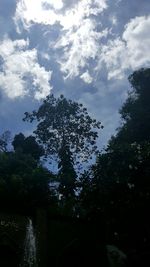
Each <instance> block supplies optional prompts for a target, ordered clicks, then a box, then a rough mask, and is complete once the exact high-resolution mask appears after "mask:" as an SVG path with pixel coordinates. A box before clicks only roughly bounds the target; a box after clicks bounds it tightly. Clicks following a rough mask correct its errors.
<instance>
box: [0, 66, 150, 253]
mask: <svg viewBox="0 0 150 267" xmlns="http://www.w3.org/2000/svg"><path fill="white" fill-rule="evenodd" d="M129 82H130V84H131V90H130V92H129V94H128V98H127V100H126V102H125V103H124V104H123V106H122V108H121V110H120V115H121V126H120V128H118V129H117V134H116V135H115V136H112V137H111V139H110V140H109V142H108V145H107V147H106V148H105V150H104V151H103V152H101V153H100V152H99V153H98V155H97V147H96V139H97V138H98V130H99V129H101V128H103V127H102V126H101V123H100V122H97V121H96V120H95V119H92V118H91V117H90V116H89V114H88V112H87V110H86V108H84V107H83V106H82V105H81V104H78V103H76V102H73V101H71V100H67V99H66V98H65V97H63V96H60V97H59V98H57V99H56V98H55V97H54V96H53V95H49V96H48V97H47V98H46V99H45V100H44V101H43V103H42V105H41V106H40V107H39V109H38V110H37V111H33V112H32V113H31V114H30V113H28V112H26V113H25V118H24V120H25V121H29V122H31V123H32V121H34V120H35V121H36V123H37V126H36V129H35V131H34V133H33V136H28V137H25V136H24V135H23V134H22V133H20V134H17V135H16V136H15V137H14V139H13V140H12V146H13V149H10V148H8V147H9V145H8V143H9V142H10V141H9V139H10V135H9V132H6V133H3V134H2V135H1V137H0V203H1V204H0V205H1V206H4V204H6V205H7V206H9V205H10V203H11V205H14V206H22V205H23V206H24V207H26V209H28V207H29V206H32V208H35V207H37V206H39V205H44V206H46V207H47V209H48V210H52V209H53V212H54V213H55V212H56V211H57V213H59V214H61V215H67V216H75V217H82V218H88V219H91V220H97V221H98V220H101V218H103V220H105V225H106V236H107V237H106V238H107V242H109V243H115V244H117V245H118V246H120V247H122V248H123V249H124V250H125V251H126V252H129V251H132V250H133V249H134V250H137V251H139V250H141V249H144V248H145V247H147V246H150V228H149V225H150V219H149V216H148V214H149V206H150V105H149V102H150V88H149V85H150V69H140V70H138V71H135V72H134V73H133V74H132V75H131V76H130V77H129ZM94 154H96V155H97V156H96V163H95V164H93V166H91V167H90V168H89V170H88V171H85V172H84V173H82V174H80V175H79V174H77V166H78V164H79V162H80V164H81V162H82V161H85V160H86V161H87V160H89V159H90V157H91V156H92V155H94ZM43 159H45V160H46V161H47V162H50V161H51V160H52V161H53V162H55V161H56V163H55V164H58V174H57V175H54V174H52V173H51V172H50V170H49V168H46V167H44V166H43V164H42V160H43ZM56 183H57V184H58V187H56V186H54V185H56ZM53 207H54V208H53Z"/></svg>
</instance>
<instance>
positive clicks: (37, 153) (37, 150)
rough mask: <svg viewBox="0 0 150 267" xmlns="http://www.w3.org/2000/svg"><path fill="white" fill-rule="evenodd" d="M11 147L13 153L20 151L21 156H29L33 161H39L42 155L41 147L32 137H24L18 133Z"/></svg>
mask: <svg viewBox="0 0 150 267" xmlns="http://www.w3.org/2000/svg"><path fill="white" fill-rule="evenodd" d="M12 145H13V147H14V150H15V151H18V150H20V151H21V152H22V153H23V154H27V155H31V156H32V157H33V158H34V159H35V160H39V159H40V157H41V156H43V155H44V151H43V149H42V147H41V146H40V145H39V144H38V143H37V142H36V139H35V137H34V136H32V135H30V136H28V137H25V136H24V135H23V134H22V133H19V134H17V135H15V137H14V140H13V142H12Z"/></svg>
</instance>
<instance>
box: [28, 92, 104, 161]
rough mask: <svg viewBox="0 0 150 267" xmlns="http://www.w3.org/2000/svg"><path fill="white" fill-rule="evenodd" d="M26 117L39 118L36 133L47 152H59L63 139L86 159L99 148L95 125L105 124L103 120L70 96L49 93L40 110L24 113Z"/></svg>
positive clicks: (70, 148) (71, 148)
mask: <svg viewBox="0 0 150 267" xmlns="http://www.w3.org/2000/svg"><path fill="white" fill-rule="evenodd" d="M24 120H26V121H30V122H32V121H33V120H36V121H37V122H38V125H37V129H36V130H35V131H34V133H35V134H36V136H37V138H38V141H39V142H40V143H41V144H43V147H44V149H45V151H46V154H47V155H48V156H51V155H57V156H58V155H59V152H60V149H61V148H62V145H63V143H64V141H65V143H66V144H67V146H68V148H69V150H70V151H71V153H72V155H73V156H74V157H78V156H79V155H80V158H82V159H83V160H86V159H88V158H89V157H90V156H91V154H92V153H93V152H95V151H96V150H97V147H96V139H97V137H98V133H97V131H96V130H95V129H99V128H101V127H102V126H101V124H100V122H97V121H96V120H95V119H91V117H90V116H89V115H88V113H87V109H86V108H84V107H83V106H82V104H78V103H77V102H73V101H72V100H67V99H66V98H65V97H64V96H63V95H61V96H60V97H59V98H55V97H54V96H53V95H52V94H51V95H49V96H47V98H46V100H44V102H43V104H42V105H41V106H40V107H39V109H38V111H33V112H32V113H31V114H30V113H28V112H26V113H25V118H24Z"/></svg>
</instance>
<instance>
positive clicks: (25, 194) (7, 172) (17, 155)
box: [0, 151, 53, 209]
mask: <svg viewBox="0 0 150 267" xmlns="http://www.w3.org/2000/svg"><path fill="white" fill-rule="evenodd" d="M52 177H53V175H52V174H51V173H50V172H49V171H48V170H47V169H46V168H44V167H42V166H41V165H40V164H37V162H36V160H35V159H34V158H33V157H32V156H31V155H29V154H28V155H26V154H23V153H22V152H21V151H17V152H3V153H0V203H1V204H0V206H1V208H2V207H5V206H6V207H12V206H13V208H18V207H19V208H21V209H22V208H27V209H30V208H31V209H32V208H33V207H36V206H38V205H43V204H44V203H45V204H46V203H48V202H49V200H50V198H51V196H52V193H51V192H50V189H49V182H50V179H51V178H52Z"/></svg>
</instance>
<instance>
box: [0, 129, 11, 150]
mask: <svg viewBox="0 0 150 267" xmlns="http://www.w3.org/2000/svg"><path fill="white" fill-rule="evenodd" d="M10 139H11V133H10V131H5V132H4V133H3V134H2V135H0V151H3V152H4V151H7V146H8V143H9V141H10Z"/></svg>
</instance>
